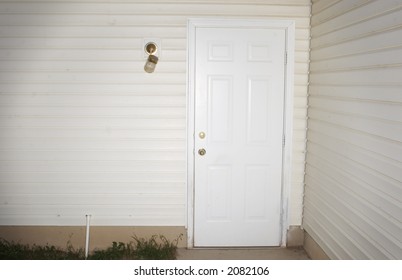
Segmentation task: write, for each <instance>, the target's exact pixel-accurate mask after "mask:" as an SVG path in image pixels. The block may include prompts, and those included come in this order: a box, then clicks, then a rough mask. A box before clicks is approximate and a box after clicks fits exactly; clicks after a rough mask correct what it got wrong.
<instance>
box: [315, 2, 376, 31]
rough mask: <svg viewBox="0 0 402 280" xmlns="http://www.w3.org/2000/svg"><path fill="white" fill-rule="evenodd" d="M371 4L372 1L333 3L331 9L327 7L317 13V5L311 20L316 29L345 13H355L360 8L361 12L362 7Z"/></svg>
mask: <svg viewBox="0 0 402 280" xmlns="http://www.w3.org/2000/svg"><path fill="white" fill-rule="evenodd" d="M370 2H372V0H347V1H333V4H331V5H330V7H329V6H327V7H326V9H322V10H321V11H317V10H316V8H315V5H313V7H312V11H313V12H314V14H313V15H314V16H313V17H312V18H311V24H312V26H313V27H314V26H315V25H318V24H322V23H324V22H325V21H328V20H330V19H332V18H335V17H338V16H339V15H342V14H343V13H346V12H349V11H353V10H355V9H358V8H360V9H359V11H360V10H361V7H364V5H366V4H368V3H370ZM359 15H360V14H359Z"/></svg>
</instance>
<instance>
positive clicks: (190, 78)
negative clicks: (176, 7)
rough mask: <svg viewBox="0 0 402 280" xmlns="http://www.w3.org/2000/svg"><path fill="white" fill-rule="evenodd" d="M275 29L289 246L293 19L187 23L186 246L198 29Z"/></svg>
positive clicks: (190, 223)
mask: <svg viewBox="0 0 402 280" xmlns="http://www.w3.org/2000/svg"><path fill="white" fill-rule="evenodd" d="M206 27H208V28H214V27H215V28H222V27H227V28H230V27H231V28H275V29H282V30H285V34H286V39H285V44H286V45H285V51H286V54H287V57H286V65H285V76H284V77H285V93H284V95H285V96H284V98H285V100H284V124H283V125H284V126H283V132H284V135H283V137H284V138H283V139H284V146H283V157H282V190H281V193H282V197H281V225H280V227H281V229H282V240H281V246H286V234H287V230H288V228H289V223H288V221H289V208H290V204H289V200H290V190H291V167H292V135H293V92H294V88H293V87H294V41H295V22H294V21H293V20H276V19H275V20H270V19H268V20H260V19H219V18H218V19H217V18H190V19H188V21H187V176H186V177H187V219H186V220H187V223H186V227H187V247H188V248H193V247H194V211H195V208H194V173H195V170H194V159H195V154H194V153H195V152H194V151H195V149H194V142H195V141H194V136H195V135H194V134H195V132H194V124H195V107H194V106H195V83H194V81H195V64H196V63H195V43H196V41H195V39H196V30H197V28H206Z"/></svg>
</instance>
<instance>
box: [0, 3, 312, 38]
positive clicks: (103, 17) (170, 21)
mask: <svg viewBox="0 0 402 280" xmlns="http://www.w3.org/2000/svg"><path fill="white" fill-rule="evenodd" d="M223 12H226V9H224V10H223ZM0 14H1V13H0ZM230 16H231V17H233V18H236V17H239V13H236V14H233V15H230ZM276 16H277V15H276V14H272V17H276ZM188 17H189V16H188V15H169V14H159V15H154V14H149V15H144V14H136V15H135V16H133V15H132V14H118V15H116V14H114V15H113V14H57V15H55V14H51V13H48V14H45V13H38V14H24V13H12V14H1V18H0V25H13V26H26V25H36V26H141V27H144V26H172V27H174V26H183V24H185V22H186V21H187V19H188ZM241 17H244V16H241ZM258 17H259V18H263V17H265V15H260V16H258ZM294 20H295V22H296V24H297V26H300V27H303V28H308V27H309V26H310V19H309V18H308V17H295V18H294ZM163 45H164V46H165V44H163Z"/></svg>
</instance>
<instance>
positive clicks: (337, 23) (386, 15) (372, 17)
mask: <svg viewBox="0 0 402 280" xmlns="http://www.w3.org/2000/svg"><path fill="white" fill-rule="evenodd" d="M344 2H345V3H346V2H347V1H344ZM401 8H402V5H395V2H392V1H369V2H368V3H367V4H366V5H364V6H362V7H360V8H359V9H355V10H350V11H347V12H346V13H343V14H339V15H338V16H336V17H333V18H332V19H330V20H328V21H326V22H322V23H321V24H319V25H317V26H315V25H313V26H312V28H311V32H312V35H313V36H314V37H316V38H317V37H319V38H320V40H323V41H324V40H325V39H326V38H328V37H325V36H334V35H338V36H340V38H345V37H349V38H353V37H351V34H354V35H355V36H361V35H362V34H367V33H370V32H371V33H373V32H376V31H378V30H383V29H385V30H386V29H389V28H390V27H392V26H397V25H399V24H400V18H399V16H400V9H401ZM367 26H370V29H369V30H368V29H367ZM321 36H322V37H321ZM324 42H325V41H324ZM312 46H313V45H312Z"/></svg>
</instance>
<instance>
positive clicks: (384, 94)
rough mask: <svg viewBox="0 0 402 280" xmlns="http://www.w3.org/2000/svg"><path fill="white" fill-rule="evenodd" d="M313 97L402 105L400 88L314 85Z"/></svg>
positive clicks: (312, 88) (312, 86)
mask: <svg viewBox="0 0 402 280" xmlns="http://www.w3.org/2000/svg"><path fill="white" fill-rule="evenodd" d="M309 91H310V94H311V97H313V96H314V97H316V96H318V97H321V96H322V97H337V98H349V99H351V100H353V101H356V100H364V101H379V102H389V103H402V95H401V94H400V87H398V86H390V85H388V86H386V87H384V86H367V85H353V86H350V85H343V84H339V85H326V84H320V83H319V82H318V83H316V84H312V85H310V87H309Z"/></svg>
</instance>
